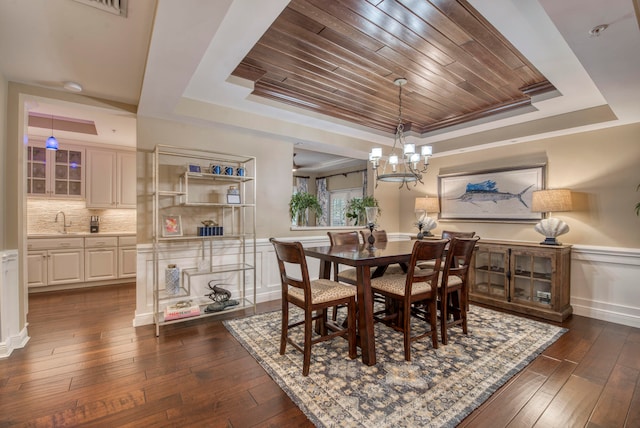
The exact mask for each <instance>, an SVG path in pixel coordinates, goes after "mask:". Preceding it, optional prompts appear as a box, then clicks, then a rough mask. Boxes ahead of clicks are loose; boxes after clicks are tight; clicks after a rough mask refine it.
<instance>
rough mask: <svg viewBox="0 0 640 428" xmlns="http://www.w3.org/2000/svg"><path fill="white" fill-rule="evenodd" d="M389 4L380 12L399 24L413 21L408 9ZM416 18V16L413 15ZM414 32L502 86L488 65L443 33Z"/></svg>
mask: <svg viewBox="0 0 640 428" xmlns="http://www.w3.org/2000/svg"><path fill="white" fill-rule="evenodd" d="M388 5H389V3H387V2H383V3H381V4H380V5H379V8H380V10H382V11H384V12H385V13H388V14H389V15H390V16H392V17H393V18H394V19H396V20H398V21H399V22H405V21H409V22H411V21H413V20H411V19H410V15H412V14H411V12H410V11H408V10H407V9H404V8H402V10H401V9H400V8H393V7H388ZM413 16H415V15H413ZM409 28H410V29H411V30H412V31H414V30H415V31H414V32H416V34H418V35H420V36H421V37H422V38H424V39H425V40H428V41H429V42H430V43H432V44H433V45H435V46H436V47H438V48H439V49H441V50H443V51H444V52H451V55H452V57H453V58H454V59H455V60H456V61H458V62H460V63H461V64H463V65H465V66H466V67H468V68H469V69H470V70H477V71H476V73H478V74H479V75H480V77H482V78H483V79H485V80H487V81H489V82H490V83H492V84H493V85H494V86H500V85H501V84H502V82H498V81H496V80H495V79H496V75H495V74H494V73H493V72H490V71H489V68H488V67H487V66H486V65H483V64H480V63H479V62H478V61H477V60H476V59H475V58H473V57H472V56H470V55H469V54H468V53H467V52H466V51H465V50H464V49H462V48H461V47H460V46H458V45H456V44H455V43H453V42H452V41H451V40H449V39H447V38H446V37H445V36H444V35H443V34H442V33H440V32H438V31H437V30H435V29H433V28H432V27H429V26H428V25H427V26H425V27H423V28H424V30H425V32H423V33H421V32H420V29H419V28H418V29H414V28H411V27H409Z"/></svg>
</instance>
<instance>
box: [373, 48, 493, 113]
mask: <svg viewBox="0 0 640 428" xmlns="http://www.w3.org/2000/svg"><path fill="white" fill-rule="evenodd" d="M380 55H381V56H383V57H385V58H387V59H388V60H390V61H394V62H395V63H396V64H398V65H399V66H402V68H404V69H405V70H406V71H407V73H406V75H405V77H406V78H407V79H408V80H409V81H410V82H411V83H412V84H414V85H415V86H417V87H420V88H423V89H424V90H428V91H429V93H431V94H433V96H434V97H435V98H434V99H435V100H437V101H438V102H440V103H441V104H443V105H445V106H449V107H450V108H456V107H457V106H459V104H460V103H466V104H470V105H473V106H475V107H480V106H481V105H483V104H484V103H486V99H482V98H476V97H475V96H474V95H471V94H469V93H466V92H465V91H464V89H462V88H461V87H460V86H458V85H454V84H451V83H449V82H443V81H442V80H439V79H433V80H432V79H430V78H429V77H425V76H424V75H422V74H420V73H419V71H416V70H415V69H416V67H411V66H410V65H409V64H410V63H409V62H402V61H403V58H406V57H404V56H403V55H401V54H399V53H398V52H397V51H394V50H381V51H380ZM420 71H421V70H420ZM465 97H470V98H469V99H466V98H465ZM470 108H473V107H471V106H470Z"/></svg>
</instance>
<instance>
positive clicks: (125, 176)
mask: <svg viewBox="0 0 640 428" xmlns="http://www.w3.org/2000/svg"><path fill="white" fill-rule="evenodd" d="M87 208H136V153H135V152H129V151H116V150H101V149H92V148H91V149H89V148H88V149H87Z"/></svg>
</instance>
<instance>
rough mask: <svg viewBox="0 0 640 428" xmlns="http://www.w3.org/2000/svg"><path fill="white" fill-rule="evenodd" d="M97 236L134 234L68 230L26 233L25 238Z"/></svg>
mask: <svg viewBox="0 0 640 428" xmlns="http://www.w3.org/2000/svg"><path fill="white" fill-rule="evenodd" d="M99 236H136V233H135V232H98V233H90V232H68V233H59V232H58V233H56V232H54V233H34V234H29V235H27V239H35V238H85V237H99Z"/></svg>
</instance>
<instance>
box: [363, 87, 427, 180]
mask: <svg viewBox="0 0 640 428" xmlns="http://www.w3.org/2000/svg"><path fill="white" fill-rule="evenodd" d="M406 83H407V79H405V78H399V79H396V80H394V82H393V84H394V85H396V86H398V125H397V127H396V133H395V134H394V136H393V147H392V149H391V154H390V155H389V157H388V158H387V160H386V163H384V164H381V161H382V148H380V147H374V148H373V149H371V153H369V161H370V162H371V165H372V167H373V170H374V171H375V173H376V187H377V186H378V182H380V181H386V182H395V183H400V188H402V187H403V186H406V188H407V189H409V184H408V183H414V186H415V185H416V184H417V182H420V183H422V174H424V173H425V172H427V168H428V166H429V158H430V157H431V155H432V148H431V146H422V147H420V151H416V145H415V144H413V143H407V142H406V141H405V137H404V123H403V119H402V86H404V85H405V84H406ZM396 151H398V152H396ZM421 161H422V165H420V163H421ZM387 167H389V168H390V169H391V171H389V172H387ZM380 169H382V173H380V171H379V170H380Z"/></svg>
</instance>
